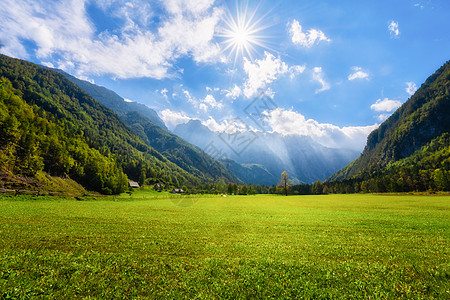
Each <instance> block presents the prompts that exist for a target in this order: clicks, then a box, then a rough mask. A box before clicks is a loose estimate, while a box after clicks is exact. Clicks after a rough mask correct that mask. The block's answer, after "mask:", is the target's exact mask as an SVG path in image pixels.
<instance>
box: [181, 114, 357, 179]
mask: <svg viewBox="0 0 450 300" xmlns="http://www.w3.org/2000/svg"><path fill="white" fill-rule="evenodd" d="M174 133H175V134H177V135H179V136H181V137H182V138H184V139H185V140H187V141H189V142H191V143H193V144H195V145H197V146H199V147H200V148H202V149H204V150H205V151H206V152H207V153H209V154H211V155H212V156H213V157H215V158H222V159H225V160H224V161H223V162H224V163H225V165H226V166H228V167H229V168H230V170H231V171H233V172H234V173H235V174H236V175H237V176H238V177H240V178H241V179H242V180H243V181H245V182H247V183H254V184H266V185H272V184H277V183H278V181H279V179H280V176H281V173H282V172H283V171H287V172H288V174H289V176H290V178H291V179H292V181H293V182H294V183H301V182H306V183H312V182H314V181H316V180H324V179H326V178H328V177H329V176H330V175H332V174H333V173H334V172H336V171H337V170H339V169H340V168H342V167H343V166H345V165H346V164H348V163H349V162H350V161H352V160H353V159H355V158H356V156H357V153H356V152H354V151H350V150H343V149H332V148H327V147H324V146H322V145H320V144H318V143H316V142H314V141H313V140H312V139H310V138H308V137H304V136H282V135H280V134H277V133H269V132H265V133H263V132H251V131H247V132H235V133H233V134H227V133H225V132H221V133H220V132H219V133H216V132H212V131H211V130H209V129H208V127H206V126H204V125H203V124H202V123H201V122H200V121H198V120H190V121H189V122H188V123H186V124H180V125H178V126H177V127H176V128H175V129H174ZM227 159H231V160H234V161H235V162H237V163H238V164H240V165H241V166H240V167H238V166H236V165H235V164H232V163H229V162H226V161H227ZM249 166H252V167H251V168H252V169H253V171H255V172H259V174H261V176H262V177H260V178H259V177H252V175H251V174H250V173H249V171H248V167H249ZM255 168H257V169H255ZM244 178H245V179H244Z"/></svg>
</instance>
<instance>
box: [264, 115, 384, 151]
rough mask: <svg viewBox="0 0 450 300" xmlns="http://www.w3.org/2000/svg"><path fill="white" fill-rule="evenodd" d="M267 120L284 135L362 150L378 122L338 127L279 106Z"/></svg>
mask: <svg viewBox="0 0 450 300" xmlns="http://www.w3.org/2000/svg"><path fill="white" fill-rule="evenodd" d="M266 116H267V119H266V120H267V122H268V124H269V125H270V126H271V127H272V129H273V131H274V132H277V133H280V134H282V135H299V136H309V137H311V138H312V139H313V140H315V141H316V142H318V143H320V144H322V145H324V146H327V147H332V148H344V149H352V150H357V151H361V150H362V149H363V148H364V146H365V143H366V140H367V136H368V135H369V133H370V132H372V131H373V130H374V129H376V128H377V127H378V125H377V124H374V125H371V126H361V127H342V128H341V127H338V126H335V125H332V124H324V123H319V122H317V121H315V120H313V119H306V118H305V116H303V115H302V114H300V113H298V112H295V111H292V110H284V109H282V108H277V109H275V110H272V111H271V112H269V113H266Z"/></svg>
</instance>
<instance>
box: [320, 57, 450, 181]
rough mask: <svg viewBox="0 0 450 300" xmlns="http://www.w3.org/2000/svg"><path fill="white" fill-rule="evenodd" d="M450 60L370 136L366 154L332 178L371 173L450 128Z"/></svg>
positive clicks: (411, 151) (339, 178) (340, 178)
mask: <svg viewBox="0 0 450 300" xmlns="http://www.w3.org/2000/svg"><path fill="white" fill-rule="evenodd" d="M449 94H450V61H447V62H446V63H445V64H444V65H443V66H442V67H440V68H439V69H438V70H437V71H436V72H435V73H434V74H433V75H431V76H430V77H429V78H428V79H427V80H426V81H425V83H423V84H422V85H421V87H420V88H419V89H418V90H417V91H416V92H415V94H414V95H413V96H411V98H410V99H409V100H408V101H406V102H405V103H404V104H403V105H402V106H401V107H400V108H399V109H397V110H396V111H395V112H394V113H393V114H392V115H391V116H390V117H389V118H388V119H387V120H386V121H385V122H383V123H382V124H381V125H380V126H379V127H378V128H377V129H376V130H374V131H373V132H371V133H370V134H369V136H368V138H367V145H366V147H365V148H364V150H363V153H362V154H361V156H360V157H359V158H357V159H356V160H355V161H354V162H352V163H351V164H350V165H348V166H346V167H345V168H343V169H341V170H339V171H338V172H336V173H335V174H334V175H333V176H331V177H330V178H329V179H328V181H337V180H342V179H346V178H349V177H352V176H359V175H363V174H364V173H366V174H368V173H371V172H373V171H376V170H378V169H380V168H384V167H386V166H387V165H388V164H389V163H393V162H396V161H399V160H401V159H404V158H407V157H409V156H411V155H412V154H413V153H414V152H416V151H418V150H419V149H421V148H422V147H424V146H426V145H427V144H428V143H430V142H431V141H432V140H433V139H435V138H437V137H439V136H440V135H441V134H443V133H445V132H449V131H450V113H445V112H450V97H449Z"/></svg>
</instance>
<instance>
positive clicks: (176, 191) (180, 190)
mask: <svg viewBox="0 0 450 300" xmlns="http://www.w3.org/2000/svg"><path fill="white" fill-rule="evenodd" d="M170 193H172V194H183V193H184V190H183V189H173V190H171V191H170Z"/></svg>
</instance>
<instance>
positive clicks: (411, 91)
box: [405, 82, 417, 96]
mask: <svg viewBox="0 0 450 300" xmlns="http://www.w3.org/2000/svg"><path fill="white" fill-rule="evenodd" d="M405 90H406V92H407V93H408V94H409V95H410V96H412V95H414V93H415V92H416V91H417V85H416V84H415V83H414V82H407V83H406V89H405Z"/></svg>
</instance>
